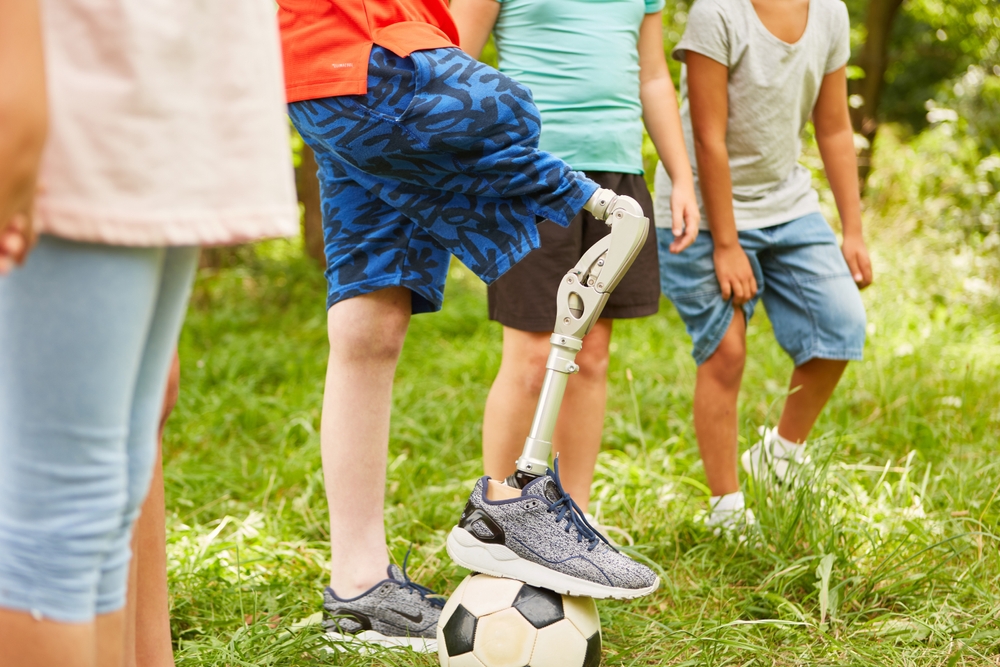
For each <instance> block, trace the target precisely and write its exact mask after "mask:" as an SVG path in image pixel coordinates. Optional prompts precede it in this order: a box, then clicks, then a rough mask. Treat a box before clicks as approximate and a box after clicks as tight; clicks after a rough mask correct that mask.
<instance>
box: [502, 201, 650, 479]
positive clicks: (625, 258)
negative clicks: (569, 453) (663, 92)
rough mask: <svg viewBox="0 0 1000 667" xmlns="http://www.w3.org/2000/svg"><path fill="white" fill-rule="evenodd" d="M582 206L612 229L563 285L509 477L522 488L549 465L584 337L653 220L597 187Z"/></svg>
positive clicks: (567, 276)
mask: <svg viewBox="0 0 1000 667" xmlns="http://www.w3.org/2000/svg"><path fill="white" fill-rule="evenodd" d="M584 209H585V210H587V211H589V212H590V213H591V214H592V215H593V216H594V217H595V218H597V219H598V220H603V221H605V222H606V223H607V225H608V226H609V227H611V233H610V234H608V235H607V236H605V237H604V238H602V239H601V240H600V241H598V242H597V243H595V244H594V245H593V246H592V247H591V248H590V249H589V250H587V252H586V253H584V255H583V257H581V258H580V261H579V262H577V263H576V266H574V267H573V268H572V269H570V270H569V272H568V273H567V274H566V275H565V276H564V277H563V279H562V282H561V283H560V285H559V293H558V295H557V297H556V324H555V329H554V333H553V334H552V337H551V338H550V339H549V340H550V342H551V349H550V351H549V358H548V361H546V363H545V368H546V371H545V380H544V382H543V383H542V391H541V394H540V395H539V397H538V405H537V407H536V408H535V417H534V419H533V420H532V423H531V431H530V432H529V434H528V438H527V439H526V440H525V441H524V449H523V450H522V452H521V457H520V458H519V459H518V460H517V471H516V472H515V473H514V474H513V475H511V476H510V477H508V478H507V484H508V485H509V486H513V487H515V488H523V487H524V485H525V484H527V483H528V482H530V481H531V480H533V479H535V478H537V477H541V476H542V475H544V474H545V473H546V471H547V470H548V467H549V455H550V454H551V453H552V433H553V432H554V431H555V427H556V420H557V418H558V417H559V408H560V406H561V405H562V399H563V394H564V393H565V391H566V382H567V381H568V380H569V376H570V375H572V374H573V373H576V372H577V371H579V370H580V367H579V366H578V365H577V364H576V355H577V353H578V352H579V351H580V348H582V347H583V337H584V336H585V335H587V333H589V332H590V330H591V329H593V328H594V325H595V324H597V320H598V318H599V317H600V316H601V312H602V311H603V310H604V306H605V304H606V303H607V302H608V297H610V296H611V292H612V290H614V288H615V287H617V286H618V283H620V282H621V280H622V278H623V277H625V273H626V272H627V271H628V270H629V267H631V266H632V263H633V262H634V261H635V258H636V257H637V256H638V255H639V251H640V250H641V249H642V245H643V243H645V241H646V234H647V233H648V231H649V219H648V218H646V217H645V216H644V215H643V214H642V208H641V207H640V206H639V204H638V202H636V201H635V200H634V199H632V198H631V197H625V196H619V195H616V194H615V193H614V192H612V191H611V190H606V189H603V188H602V189H600V190H598V191H597V192H595V193H594V194H593V196H592V197H591V198H590V199H589V200H588V201H587V203H586V204H585V205H584Z"/></svg>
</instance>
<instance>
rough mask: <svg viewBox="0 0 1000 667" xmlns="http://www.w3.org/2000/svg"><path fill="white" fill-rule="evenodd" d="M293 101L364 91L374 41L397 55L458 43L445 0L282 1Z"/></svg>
mask: <svg viewBox="0 0 1000 667" xmlns="http://www.w3.org/2000/svg"><path fill="white" fill-rule="evenodd" d="M278 7H279V8H278V23H279V25H280V26H281V48H282V53H283V55H284V58H285V90H286V93H287V97H288V101H289V102H297V101H299V100H309V99H316V98H318V97H334V96H336V95H363V94H365V93H366V92H367V91H368V57H369V55H370V54H371V48H372V44H378V45H379V46H382V47H385V48H387V49H389V50H390V51H392V52H393V53H395V54H396V55H399V56H408V55H410V54H411V53H412V52H414V51H419V50H421V49H435V48H439V47H446V46H456V45H457V44H458V29H457V28H456V27H455V22H454V21H453V20H452V18H451V14H449V13H448V1H447V0H278Z"/></svg>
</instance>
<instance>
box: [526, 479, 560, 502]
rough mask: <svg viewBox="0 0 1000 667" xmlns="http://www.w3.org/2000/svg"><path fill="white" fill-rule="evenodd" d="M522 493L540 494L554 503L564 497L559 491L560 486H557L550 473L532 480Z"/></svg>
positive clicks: (529, 494) (527, 494) (528, 494)
mask: <svg viewBox="0 0 1000 667" xmlns="http://www.w3.org/2000/svg"><path fill="white" fill-rule="evenodd" d="M521 495H524V496H540V497H542V498H545V499H546V500H548V501H549V502H550V503H554V502H556V501H557V500H559V499H560V498H561V497H562V495H561V494H560V493H559V489H558V487H556V483H555V481H554V480H553V479H552V478H551V477H550V476H549V475H545V476H544V477H539V478H538V479H536V480H534V481H532V482H530V483H529V484H528V485H527V486H526V487H524V489H523V490H522V491H521Z"/></svg>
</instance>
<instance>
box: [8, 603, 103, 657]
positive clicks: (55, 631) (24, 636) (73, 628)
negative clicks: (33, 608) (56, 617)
mask: <svg viewBox="0 0 1000 667" xmlns="http://www.w3.org/2000/svg"><path fill="white" fill-rule="evenodd" d="M96 641H97V633H96V631H95V628H94V622H93V621H91V622H89V623H58V622H56V621H50V620H47V619H42V620H36V619H34V618H33V617H32V616H31V614H29V613H27V612H23V611H14V610H12V609H0V665H18V667H51V666H52V665H59V667H94V665H96V661H97V644H96Z"/></svg>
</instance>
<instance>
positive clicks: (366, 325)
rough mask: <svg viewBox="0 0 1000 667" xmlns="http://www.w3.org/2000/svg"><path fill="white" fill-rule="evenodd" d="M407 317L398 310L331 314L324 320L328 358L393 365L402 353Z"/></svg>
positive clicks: (407, 323)
mask: <svg viewBox="0 0 1000 667" xmlns="http://www.w3.org/2000/svg"><path fill="white" fill-rule="evenodd" d="M409 322H410V314H409V312H408V311H407V310H404V309H402V308H398V309H397V308H382V309H377V310H374V311H369V312H364V313H355V312H352V311H350V310H348V311H345V312H343V313H334V312H333V311H332V310H331V313H330V317H329V319H328V334H329V337H330V356H331V358H337V359H339V360H342V361H349V362H364V363H383V362H388V363H395V362H396V360H397V359H398V358H399V355H400V353H401V352H402V350H403V342H404V341H405V340H406V330H407V327H408V325H409Z"/></svg>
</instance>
